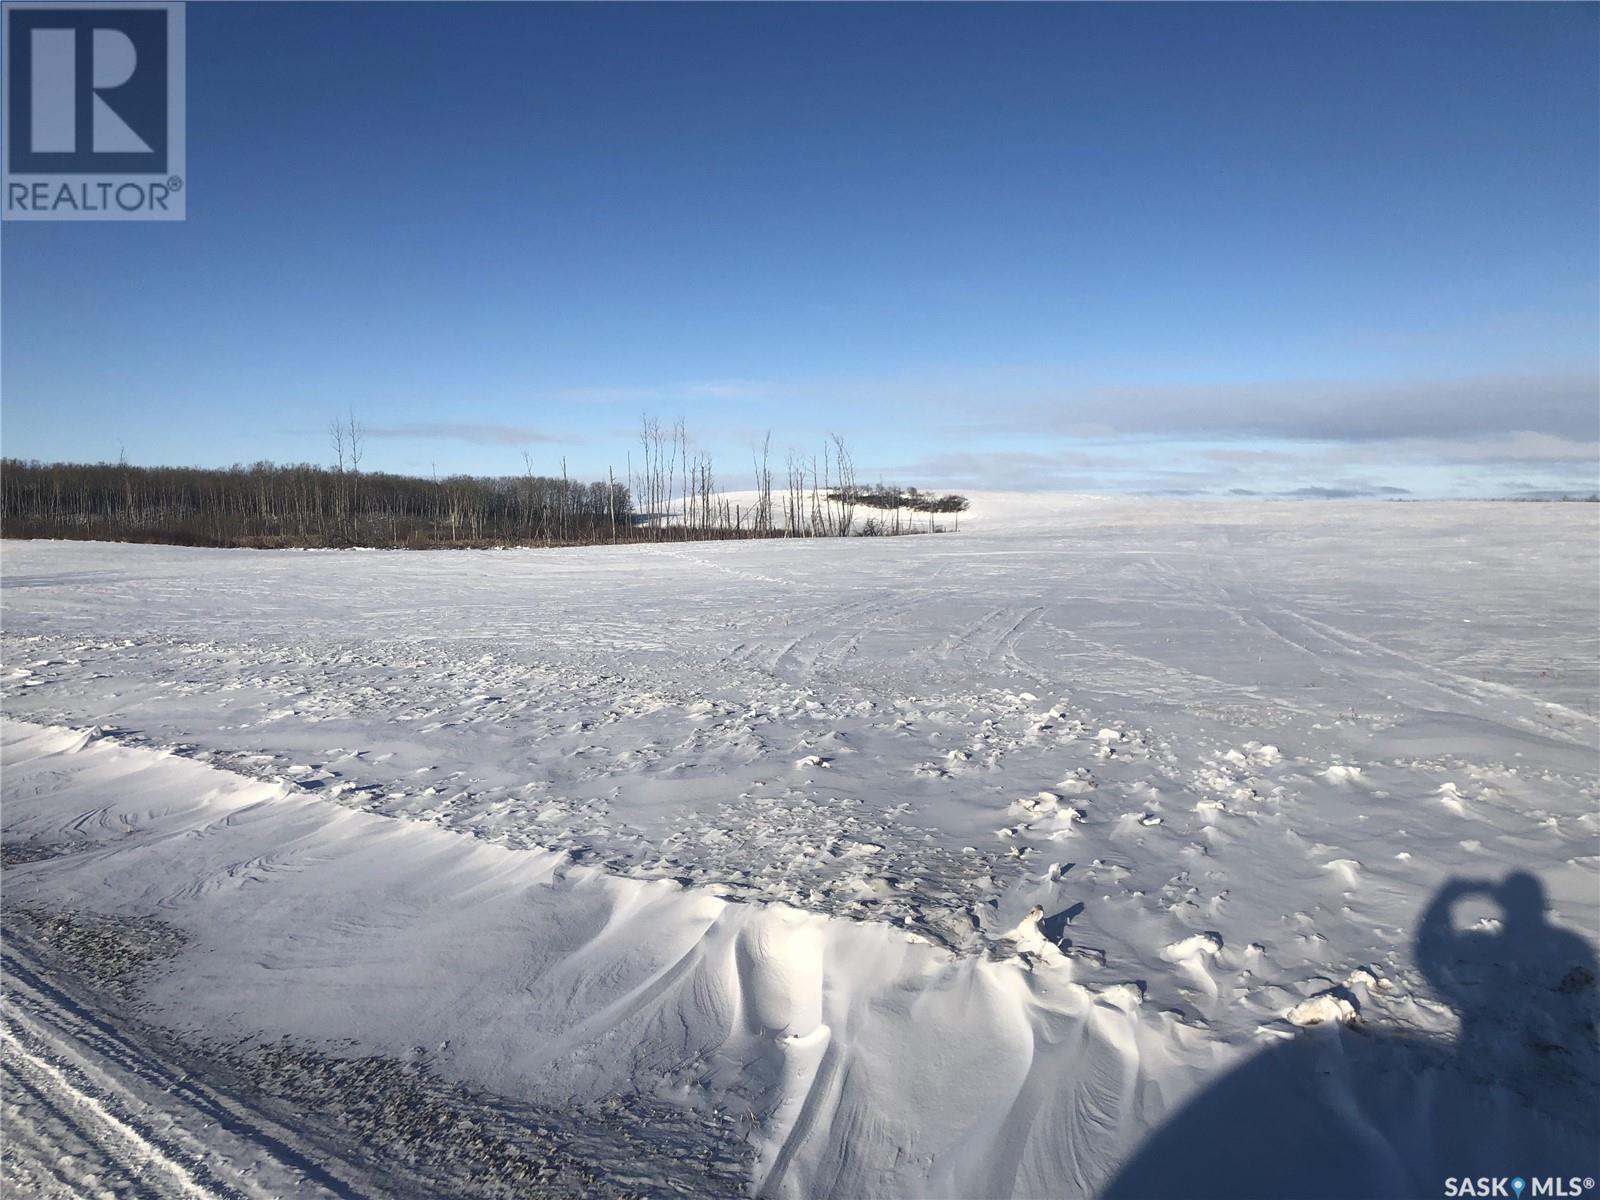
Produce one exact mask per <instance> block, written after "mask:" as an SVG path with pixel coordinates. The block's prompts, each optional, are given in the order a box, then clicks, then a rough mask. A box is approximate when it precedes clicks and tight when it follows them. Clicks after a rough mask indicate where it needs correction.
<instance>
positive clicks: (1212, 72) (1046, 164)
mask: <svg viewBox="0 0 1600 1200" xmlns="http://www.w3.org/2000/svg"><path fill="white" fill-rule="evenodd" d="M188 37H189V54H188V58H189V61H188V137H189V163H188V172H189V174H188V179H189V192H188V198H189V199H188V204H189V209H188V212H189V218H188V220H187V222H184V223H181V224H179V223H172V224H164V223H143V224H136V223H107V224H85V223H61V224H48V223H12V224H8V225H6V226H5V228H4V248H3V269H4V274H3V301H4V330H3V332H4V358H3V379H0V383H3V389H4V392H3V428H0V438H3V448H4V451H5V453H6V454H7V455H11V456H18V457H25V458H30V457H37V458H41V459H47V460H49V459H88V460H100V459H115V458H116V457H117V455H118V453H119V451H121V450H123V449H125V452H126V454H127V456H128V458H129V460H130V461H133V462H139V463H195V464H206V465H226V464H230V463H233V462H248V461H253V460H256V459H260V458H272V459H276V460H281V461H301V460H310V461H328V460H329V459H330V457H331V452H330V450H329V448H328V444H327V443H328V439H327V434H326V427H327V424H328V421H329V419H330V418H331V417H332V416H334V415H335V414H336V413H340V412H343V411H344V410H345V409H346V408H352V409H353V410H354V411H355V413H356V415H357V417H358V419H360V420H361V421H363V422H364V423H365V424H366V425H367V426H368V428H369V430H370V437H369V444H368V454H367V460H366V462H365V463H364V464H363V465H364V466H366V467H371V468H385V469H394V470H402V471H409V472H418V473H424V474H426V473H428V472H430V471H433V470H437V471H438V472H439V473H441V474H443V473H447V472H453V471H471V472H475V473H488V474H498V473H511V472H516V471H520V470H521V460H522V453H523V451H524V450H527V451H529V452H530V453H531V454H532V455H533V456H534V458H535V460H536V461H537V462H539V463H540V464H543V465H545V466H547V467H550V468H553V469H555V470H557V471H559V460H560V457H561V456H562V455H563V454H564V455H565V456H566V457H567V460H568V466H569V469H570V470H571V471H572V472H573V473H574V474H578V475H583V474H590V475H593V474H599V475H603V474H604V472H605V469H606V467H607V465H612V466H615V467H617V468H618V470H619V472H620V470H621V468H622V466H623V463H624V456H625V454H626V453H627V451H628V449H629V448H630V445H631V444H632V443H633V439H634V436H635V430H636V428H637V424H638V418H639V414H640V412H641V411H642V410H648V411H650V412H653V413H655V414H657V415H659V416H660V417H661V418H662V419H663V421H670V420H673V419H675V418H677V417H680V416H681V417H683V418H685V419H686V420H687V421H688V423H689V427H690V430H691V433H692V435H693V436H694V438H695V440H696V441H697V442H698V443H699V444H700V445H702V446H703V447H705V448H707V449H709V450H711V451H712V452H713V453H714V454H715V455H716V456H717V459H718V463H719V466H720V467H721V468H722V473H723V475H724V476H725V478H726V481H727V482H728V483H729V484H730V485H733V486H740V485H743V484H744V483H745V482H746V477H747V474H748V463H749V449H748V447H749V445H750V443H751V442H752V441H754V440H756V439H757V438H759V437H760V435H761V433H762V431H764V430H766V429H768V428H771V429H772V430H773V431H774V439H773V440H774V445H775V447H778V448H781V447H783V446H785V445H788V444H794V445H804V446H807V447H812V446H814V445H819V444H820V439H821V437H822V436H823V435H824V433H825V432H826V431H830V430H832V431H838V432H840V433H842V434H844V435H845V436H846V437H847V439H849V441H850V442H851V443H852V444H853V446H854V448H855V454H856V458H857V460H858V463H859V465H860V467H861V469H862V471H863V472H864V473H865V474H867V475H868V476H870V477H877V476H879V475H881V476H882V477H884V478H886V479H891V480H897V481H900V482H903V483H907V484H918V485H924V486H935V487H963V486H965V487H981V486H1002V487H1007V486H1015V487H1059V488H1068V489H1074V490H1094V491H1155V492H1164V491H1173V492H1185V491H1198V492H1202V493H1208V494H1216V495H1227V494H1235V493H1243V492H1261V493H1285V492H1297V491H1302V490H1305V491H1308V492H1310V493H1318V494H1320V493H1323V492H1329V493H1346V492H1355V493H1377V494H1401V492H1400V491H1399V490H1400V489H1403V490H1404V491H1405V492H1408V493H1410V494H1414V495H1428V496H1434V495H1438V496H1456V495H1511V494H1522V493H1525V492H1538V491H1544V490H1556V491H1561V490H1573V491H1577V490H1582V491H1590V490H1593V489H1594V488H1595V487H1596V486H1600V483H1597V479H1596V474H1597V445H1596V442H1597V438H1600V389H1597V383H1596V372H1597V363H1600V325H1597V321H1600V66H1597V62H1600V7H1597V6H1595V5H1591V4H1585V5H1578V4H1570V5H1542V4H1528V5H1497V4H1481V5H1451V4H1432V5H1422V4H1418V5H1396V6H1385V5H1347V6H1324V5H1317V4H1308V5H1291V6H1277V5H1228V6H1216V7H1213V6H1205V5H1193V6H1190V5H1181V6H1166V5H1158V4H1144V5H1125V6H1108V7H1101V6H1093V5H1069V6H1061V7H1047V6H1042V5H1024V6H1000V5H994V6H957V5H938V6H930V7H923V6H914V5H886V6H871V7H845V6H839V5H817V6H792V7H791V6H751V7H745V6H732V5H718V6H708V7H700V6H659V7H635V6H631V5H610V6H518V5H509V4H506V5H380V4H374V5H333V4H316V5H284V6H274V5H259V6H256V5H211V4H195V5H191V6H190V7H189V10H188Z"/></svg>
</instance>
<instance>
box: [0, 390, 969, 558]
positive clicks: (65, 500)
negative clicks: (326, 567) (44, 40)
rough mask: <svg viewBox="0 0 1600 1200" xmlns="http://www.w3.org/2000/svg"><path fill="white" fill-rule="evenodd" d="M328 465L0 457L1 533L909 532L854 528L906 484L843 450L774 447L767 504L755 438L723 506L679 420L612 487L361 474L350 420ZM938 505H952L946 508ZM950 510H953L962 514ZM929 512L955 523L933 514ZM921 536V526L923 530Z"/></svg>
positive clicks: (766, 453) (358, 436) (151, 536)
mask: <svg viewBox="0 0 1600 1200" xmlns="http://www.w3.org/2000/svg"><path fill="white" fill-rule="evenodd" d="M329 434H330V437H329V442H330V449H331V450H332V452H333V458H334V462H333V465H331V466H322V465H317V464H312V463H297V464H277V463H271V462H258V463H253V464H250V465H248V466H244V465H236V466H233V467H229V468H222V469H212V468H200V467H140V466H133V465H130V464H129V463H127V462H126V461H119V462H115V463H40V462H35V461H23V460H20V459H4V460H0V522H3V530H0V531H3V533H4V535H5V536H6V537H18V538H30V537H45V538H89V539H98V540H106V541H146V542H165V543H173V544H178V545H190V546H248V547H262V548H271V547H291V546H292V547H336V546H378V547H404V548H416V549H421V548H428V547H440V546H498V545H544V546H572V545H595V544H601V543H612V542H633V541H663V540H671V541H682V540H691V539H709V538H738V537H847V536H850V535H852V534H871V533H910V532H923V531H924V530H923V529H920V528H914V527H913V526H912V524H911V522H909V521H908V522H907V523H906V524H905V526H904V527H901V524H900V522H899V520H898V513H899V511H900V509H901V508H907V509H909V510H912V511H934V510H930V509H926V508H923V509H918V508H917V507H916V504H915V503H908V504H903V505H895V506H894V511H895V513H896V518H895V519H894V521H893V522H892V523H891V522H888V521H884V520H879V519H877V518H869V519H868V520H867V521H865V522H858V521H857V509H858V507H866V508H875V509H883V508H886V507H888V506H887V505H886V504H885V503H884V497H886V496H888V495H889V494H890V493H891V492H892V493H893V494H894V495H896V496H897V497H909V498H912V499H913V500H915V499H916V498H919V497H921V496H922V495H923V494H922V493H918V492H917V491H916V490H915V489H907V490H905V491H902V490H901V489H885V488H883V487H882V486H881V485H875V486H874V487H872V488H863V487H861V486H859V485H858V484H857V483H856V480H855V471H854V466H853V463H852V460H851V457H850V453H849V451H848V449H847V448H846V446H845V444H844V441H843V439H841V438H837V437H835V438H831V439H830V440H829V441H828V442H827V443H826V444H825V446H824V448H823V452H822V455H821V456H820V458H818V457H815V456H802V455H800V454H798V453H797V452H795V451H790V452H789V455H788V459H787V472H786V475H785V479H784V480H783V484H784V490H783V491H782V492H781V494H775V490H774V476H773V472H772V469H771V466H770V445H771V438H770V436H769V437H768V438H767V439H766V441H765V442H764V443H763V444H762V445H761V446H760V447H758V448H757V450H756V451H755V455H754V465H755V469H756V488H755V491H754V494H753V497H752V495H750V494H745V495H742V496H730V495H728V494H727V493H726V492H725V491H724V490H723V489H722V488H721V487H720V485H719V483H718V479H717V476H716V474H715V472H714V471H713V468H712V462H711V457H710V455H709V454H707V453H705V452H704V451H698V450H692V449H691V446H690V442H689V439H688V436H687V433H686V431H685V430H684V427H683V424H682V422H678V423H677V424H676V425H674V426H673V427H671V428H670V429H664V428H663V427H662V426H661V424H660V423H659V422H658V421H656V420H655V419H653V418H648V417H647V418H645V420H644V421H643V423H642V426H641V435H640V441H641V461H640V462H639V463H637V464H636V463H635V462H634V461H633V456H632V454H631V452H630V454H629V456H628V462H627V469H626V472H625V475H624V478H622V479H618V478H617V477H616V474H615V472H614V471H608V472H607V477H606V478H605V479H604V480H595V481H592V482H582V481H579V480H574V479H572V478H570V477H569V475H568V473H567V470H566V463H565V460H562V463H561V474H560V475H559V476H556V475H551V474H541V473H539V472H538V471H536V470H535V468H534V463H533V461H532V459H531V457H530V456H528V455H524V456H523V462H524V466H525V470H524V472H523V473H522V474H521V475H513V476H475V475H450V476H446V477H444V478H422V477H417V476H410V475H397V474H392V473H389V472H384V471H367V470H363V469H362V467H361V461H362V458H363V455H364V441H365V439H364V435H363V430H362V428H361V426H360V424H359V423H358V422H357V421H356V420H355V419H354V418H353V417H350V418H348V419H341V420H337V421H335V422H333V424H332V425H331V426H330V429H329ZM959 499H960V498H959V497H954V498H952V500H959ZM965 507H966V502H965V500H961V501H960V508H965ZM937 511H941V512H957V511H960V509H955V508H943V509H939V510H937ZM930 528H932V526H931V525H930Z"/></svg>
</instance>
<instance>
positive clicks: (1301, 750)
mask: <svg viewBox="0 0 1600 1200" xmlns="http://www.w3.org/2000/svg"><path fill="white" fill-rule="evenodd" d="M961 526H962V527H961V532H959V533H951V534H945V535H940V536H921V537H905V538H896V539H855V540H849V541H814V542H793V541H791V542H784V541H771V542H738V543H704V544H693V545H670V546H669V545H657V546H637V547H600V548H593V549H584V550H570V551H566V550H562V551H503V552H492V551H478V552H430V553H401V552H378V551H352V552H255V551H216V550H188V549H179V548H171V547H154V546H124V545H105V544H71V543H46V542H31V543H23V542H7V543H5V546H4V551H3V602H4V651H5V657H4V666H5V669H4V675H3V678H4V708H5V715H6V717H7V721H6V726H5V732H4V764H5V775H4V810H5V811H4V838H5V849H6V860H7V867H6V870H5V877H4V893H5V905H6V910H7V917H6V933H7V937H6V962H5V967H6V998H5V1004H6V1016H7V1029H6V1032H5V1036H4V1040H3V1042H0V1049H3V1051H4V1053H3V1055H0V1061H3V1064H4V1070H5V1081H6V1088H5V1096H4V1117H5V1123H6V1126H7V1130H8V1136H7V1138H6V1143H5V1151H4V1154H5V1160H4V1162H5V1171H6V1173H7V1175H8V1177H9V1178H10V1179H11V1180H12V1181H14V1182H16V1183H17V1185H18V1186H19V1187H20V1188H22V1189H23V1190H24V1191H28V1190H31V1191H34V1192H37V1193H38V1194H95V1193H94V1187H95V1186H98V1187H101V1188H104V1189H108V1190H109V1191H110V1193H111V1194H127V1193H126V1191H119V1190H118V1189H119V1188H124V1187H126V1188H131V1189H134V1191H135V1192H136V1193H137V1194H150V1195H159V1196H166V1195H229V1196H231V1195H239V1196H262V1195H285V1194H295V1195H302V1194H303V1195H316V1194H329V1195H345V1194H379V1195H389V1194H405V1195H419V1196H421V1195H444V1194H450V1195H458V1194H459V1195H468V1194H480V1195H516V1194H528V1192H529V1190H530V1189H542V1190H537V1191H536V1194H553V1195H587V1194H595V1195H605V1194H652V1195H658V1194H666V1193H681V1194H696V1195H699V1194H717V1193H724V1194H738V1193H739V1192H741V1191H746V1192H748V1191H750V1190H752V1189H753V1190H755V1191H757V1192H758V1193H759V1194H763V1195H781V1196H796V1197H801V1196H806V1197H809V1196H841V1197H853V1196H879V1195H903V1196H960V1197H991V1196H993V1197H998V1196H1011V1195H1018V1196H1083V1195H1095V1194H1108V1195H1115V1196H1157V1195H1171V1196H1179V1195H1183V1196H1192V1195H1211V1194H1215V1195H1231V1196H1245V1195H1263V1196H1267V1195H1270V1196H1286V1195H1296V1196H1309V1195H1329V1196H1353V1195H1362V1196H1367V1195H1407V1196H1409V1195H1426V1196H1435V1195H1442V1194H1444V1193H1445V1181H1446V1179H1447V1178H1449V1177H1460V1176H1469V1175H1470V1176H1477V1175H1485V1174H1487V1175H1495V1176H1501V1175H1510V1174H1520V1175H1524V1176H1530V1177H1532V1176H1539V1175H1552V1176H1553V1175H1561V1176H1564V1177H1567V1176H1571V1177H1574V1178H1577V1179H1579V1181H1580V1182H1581V1180H1582V1178H1584V1177H1591V1178H1592V1177H1594V1176H1595V1175H1596V1174H1600V1147H1597V1145H1596V1138H1595V1135H1594V1130H1595V1129H1596V1128H1597V1127H1600V1125H1597V1122H1600V1108H1597V1106H1596V1097H1597V1094H1600V1093H1597V1090H1596V1089H1597V1083H1600V1071H1597V1068H1596V1056H1597V1047H1596V1041H1595V1037H1596V1035H1595V1028H1594V1024H1593V1022H1594V1015H1595V1003H1596V985H1595V976H1594V958H1595V947H1596V942H1597V938H1600V811H1597V802H1596V797H1597V794H1600V723H1597V712H1596V703H1597V692H1600V677H1597V675H1600V622H1597V618H1600V506H1594V505H1576V504H1573V505H1541V504H1491V503H1475V504H1465V503H1462V504H1395V503H1338V504H1277V505H1274V504H1207V503H1199V502H1175V501H1174V502H1166V501H1152V500H1131V499H1130V500H1089V499H1074V498H1070V497H1060V496H1005V495H988V496H980V497H977V498H976V503H975V507H974V512H973V513H971V514H969V515H967V516H963V518H962V522H961ZM1514 872H1527V873H1530V874H1531V876H1532V877H1533V878H1532V879H1529V878H1526V877H1517V876H1515V875H1512V876H1511V882H1510V883H1509V884H1506V882H1505V881H1506V879H1507V877H1508V875H1511V873H1514ZM1452 881H1456V884H1455V885H1452ZM1462 881H1466V882H1462ZM1474 884H1477V885H1478V886H1476V887H1474V886H1473V885H1474ZM1452 886H1454V887H1455V890H1456V891H1460V892H1461V893H1462V896H1461V903H1460V904H1458V905H1452V904H1451V900H1452V898H1453V896H1454V892H1453V891H1451V890H1445V891H1444V892H1443V893H1441V889H1449V888H1451V887H1452ZM1491 888H1492V889H1493V890H1490V889H1491ZM1436 897H1442V898H1441V899H1439V902H1438V903H1436V904H1435V903H1433V902H1434V901H1435V898H1436ZM1430 906H1431V907H1430ZM1452 908H1453V909H1454V911H1451V910H1452ZM86 1180H92V1182H85V1181H86ZM139 1188H143V1189H144V1191H143V1192H138V1191H137V1189H139ZM51 1189H55V1191H53V1192H52V1191H51Z"/></svg>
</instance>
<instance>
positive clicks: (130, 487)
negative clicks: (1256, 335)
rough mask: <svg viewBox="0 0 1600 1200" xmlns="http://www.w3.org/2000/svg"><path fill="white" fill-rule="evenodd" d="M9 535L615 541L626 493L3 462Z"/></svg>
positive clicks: (464, 479)
mask: <svg viewBox="0 0 1600 1200" xmlns="http://www.w3.org/2000/svg"><path fill="white" fill-rule="evenodd" d="M0 493H3V495H4V507H3V512H4V532H5V535H6V536H7V537H75V538H103V539H107V540H114V541H151V542H176V543H179V544H181V545H190V546H416V547H421V546H436V545H484V544H491V543H494V544H499V543H505V542H522V543H527V542H532V543H544V544H550V545H556V544H563V545H570V544H579V543H585V542H604V541H615V540H619V537H620V535H621V534H623V533H625V532H626V531H627V530H628V529H629V528H630V527H631V526H632V524H633V513H632V508H631V506H630V502H629V498H628V491H627V488H625V487H623V486H621V485H620V484H607V483H589V484H585V483H576V482H572V481H570V480H566V479H553V478H548V477H544V476H538V475H527V476H523V477H512V478H491V479H482V478H473V477H468V476H451V477H449V478H445V479H436V480H435V479H416V478H412V477H409V476H404V475H390V474H386V473H382V472H363V473H359V474H358V473H356V472H354V471H352V470H349V469H348V468H347V469H346V470H344V471H339V470H334V469H329V468H327V467H317V466H311V465H309V464H299V465H296V466H277V465H274V464H272V463H265V462H263V463H256V464H254V465H253V466H248V467H243V466H240V467H232V468H230V469H228V470H203V469H199V468H187V467H134V466H128V465H127V464H124V463H99V464H93V465H85V464H78V463H50V464H41V463H32V462H20V461H17V460H15V459H7V460H6V461H5V462H4V463H0Z"/></svg>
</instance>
